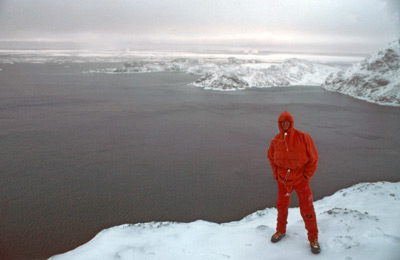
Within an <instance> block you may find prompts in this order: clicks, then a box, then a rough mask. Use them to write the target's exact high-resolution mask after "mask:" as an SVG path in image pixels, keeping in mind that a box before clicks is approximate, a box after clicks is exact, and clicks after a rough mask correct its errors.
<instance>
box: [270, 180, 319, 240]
mask: <svg viewBox="0 0 400 260" xmlns="http://www.w3.org/2000/svg"><path fill="white" fill-rule="evenodd" d="M293 190H295V191H296V193H297V196H298V197H299V204H300V214H301V216H302V217H303V220H304V223H305V226H306V229H307V232H308V240H309V241H315V240H317V239H318V227H317V218H316V216H315V210H314V205H313V197H312V193H311V188H310V184H309V182H308V181H307V180H306V179H304V181H302V182H301V183H299V184H298V185H296V186H294V187H293ZM286 194H287V190H286V187H285V185H284V184H282V183H280V182H279V181H278V202H277V209H278V224H277V226H276V231H278V232H280V233H286V224H287V217H288V209H289V204H290V197H291V195H292V194H290V196H285V195H286Z"/></svg>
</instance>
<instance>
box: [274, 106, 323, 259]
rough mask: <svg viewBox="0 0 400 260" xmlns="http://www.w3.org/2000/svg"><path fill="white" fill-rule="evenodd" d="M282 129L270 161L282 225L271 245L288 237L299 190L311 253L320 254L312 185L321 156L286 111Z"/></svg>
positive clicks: (280, 124) (277, 136)
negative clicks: (293, 196) (293, 198)
mask: <svg viewBox="0 0 400 260" xmlns="http://www.w3.org/2000/svg"><path fill="white" fill-rule="evenodd" d="M278 126H279V130H280V133H279V134H277V135H276V136H275V137H274V138H273V139H272V141H271V144H270V146H269V149H268V159H269V162H270V164H271V167H272V171H273V173H274V178H275V179H276V180H277V183H278V202H277V209H278V223H277V227H276V233H275V234H274V235H273V236H272V238H271V241H272V242H274V243H276V242H278V241H279V240H281V239H282V238H283V237H284V236H285V233H286V224H287V216H288V208H289V204H290V196H291V194H292V191H293V190H295V191H296V193H297V196H298V197H299V203H300V213H301V216H302V217H303V220H304V223H305V226H306V229H307V231H308V240H309V241H310V246H311V251H312V252H313V253H319V252H320V250H321V249H320V246H319V244H318V227H317V219H316V216H315V210H314V206H313V197H312V193H311V188H310V184H309V181H310V180H311V178H312V176H313V175H314V173H315V171H316V170H317V164H318V153H317V150H316V148H315V145H314V142H313V140H312V139H311V137H310V136H309V135H308V134H306V133H304V132H301V131H299V130H297V129H294V121H293V117H292V115H291V114H290V113H289V112H287V111H284V112H283V113H282V114H281V115H280V116H279V118H278Z"/></svg>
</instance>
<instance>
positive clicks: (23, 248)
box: [0, 63, 400, 259]
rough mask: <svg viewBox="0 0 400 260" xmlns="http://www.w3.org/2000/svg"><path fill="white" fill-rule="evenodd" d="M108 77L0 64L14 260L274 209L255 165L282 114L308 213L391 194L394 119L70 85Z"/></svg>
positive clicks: (225, 95) (295, 101)
mask: <svg viewBox="0 0 400 260" xmlns="http://www.w3.org/2000/svg"><path fill="white" fill-rule="evenodd" d="M119 65H120V64H100V63H92V64H88V63H81V64H0V68H1V69H3V70H2V71H0V147H1V148H0V199H1V200H0V246H1V247H2V248H1V250H2V251H3V252H8V255H9V256H12V257H13V259H45V258H48V257H50V256H51V255H54V254H59V253H63V252H65V251H69V250H72V249H73V248H75V247H77V246H79V245H81V244H83V243H85V242H87V241H89V240H90V239H91V238H93V237H94V236H95V235H96V234H97V233H98V232H100V231H101V230H102V229H105V228H108V227H112V226H116V225H120V224H125V223H138V222H149V221H180V222H190V221H194V220H198V219H203V220H207V221H213V222H219V223H221V222H229V221H236V220H240V219H241V218H243V217H245V216H246V215H248V214H250V213H252V212H255V211H257V210H260V209H264V208H267V207H274V206H275V200H276V194H277V188H276V183H275V180H274V179H273V177H272V172H271V170H270V167H269V164H268V162H267V159H266V154H267V149H268V146H269V143H270V140H271V138H272V136H273V135H275V134H276V133H277V132H278V127H277V122H276V121H277V117H278V116H279V114H280V113H281V112H282V111H283V110H288V111H289V112H291V113H292V115H293V116H294V119H295V128H297V129H299V130H302V131H305V132H307V133H309V134H310V135H311V136H312V137H313V139H314V141H315V144H316V146H317V149H318V152H319V155H320V162H319V167H318V170H317V172H316V175H315V177H314V178H313V179H312V181H311V186H312V189H313V192H314V199H315V200H318V199H321V198H323V197H324V196H327V195H331V194H333V193H334V192H335V191H337V190H338V189H341V188H345V187H348V186H350V185H352V184H355V183H359V182H369V181H400V177H399V169H400V167H399V166H400V165H399V158H400V149H399V147H400V135H399V132H400V120H399V119H400V108H395V107H384V106H379V105H375V104H370V103H366V102H363V101H359V100H355V99H353V98H350V97H347V96H344V95H340V94H337V93H331V92H327V91H325V90H323V89H321V88H318V87H296V88H294V87H291V88H271V89H250V90H245V91H237V92H216V91H207V90H203V89H199V88H195V87H193V86H188V85H187V84H188V83H190V82H193V81H195V80H196V79H197V78H198V76H194V75H186V74H179V73H148V74H129V75H110V74H85V73H82V71H87V70H89V69H98V68H106V67H117V66H119ZM292 206H297V197H296V196H293V201H292Z"/></svg>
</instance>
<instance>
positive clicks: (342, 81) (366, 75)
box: [323, 38, 400, 105]
mask: <svg viewBox="0 0 400 260" xmlns="http://www.w3.org/2000/svg"><path fill="white" fill-rule="evenodd" d="M323 87H324V88H325V89H327V90H330V91H337V92H340V93H343V94H347V95H350V96H352V97H355V98H358V99H362V100H366V101H369V102H374V103H378V104H382V105H400V38H399V39H398V40H396V41H393V42H391V43H389V44H388V45H387V46H386V47H385V48H384V49H382V50H380V51H378V52H376V53H374V54H372V55H371V56H370V57H368V58H366V59H365V60H363V61H362V62H360V63H357V64H355V65H353V66H352V67H350V68H348V69H346V70H342V71H340V72H337V73H333V74H331V75H330V76H329V77H328V78H327V79H326V80H325V83H324V84H323Z"/></svg>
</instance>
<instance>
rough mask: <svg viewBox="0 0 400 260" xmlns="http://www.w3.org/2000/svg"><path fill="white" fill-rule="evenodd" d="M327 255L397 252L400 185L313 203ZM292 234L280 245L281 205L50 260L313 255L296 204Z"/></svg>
mask: <svg viewBox="0 0 400 260" xmlns="http://www.w3.org/2000/svg"><path fill="white" fill-rule="evenodd" d="M314 205H315V209H316V213H317V218H318V227H319V230H320V234H319V241H320V243H321V247H322V252H321V254H320V255H319V256H318V259H345V260H355V259H385V260H395V259H398V256H399V255H400V235H399V231H400V223H399V221H398V220H399V219H400V182H397V183H389V182H378V183H361V184H357V185H355V186H353V187H350V188H347V189H343V190H340V191H338V192H336V193H335V194H333V195H332V196H329V197H325V198H324V199H322V200H320V201H317V202H315V204H314ZM288 222H289V224H288V233H287V236H286V237H285V238H284V239H283V240H282V241H281V242H279V243H277V244H272V243H271V242H270V241H269V239H270V237H271V235H272V234H273V233H274V232H275V225H276V209H275V208H269V209H265V210H261V211H258V212H256V213H253V214H251V215H249V216H247V217H245V218H244V219H242V220H240V221H237V222H231V223H225V224H215V223H210V222H206V221H196V222H192V223H173V222H162V223H156V222H152V223H144V224H136V225H121V226H117V227H113V228H110V229H107V230H103V231H102V232H100V233H99V234H98V235H97V236H96V237H95V238H93V239H92V240H91V241H89V242H88V243H86V244H85V245H83V246H81V247H78V248H77V249H75V250H73V251H70V252H68V253H65V254H62V255H57V256H54V257H52V258H50V259H51V260H63V259H76V260H79V259H82V260H83V259H85V260H91V259H93V260H94V259H96V260H97V259H104V260H106V259H107V260H108V259H110V260H111V259H162V260H165V259H171V260H172V259H174V260H180V259H185V260H186V259H207V260H217V259H218V260H220V259H240V260H243V259H252V260H257V259H263V260H265V259H314V258H315V257H316V256H315V255H312V253H311V252H310V249H309V245H308V241H307V236H306V231H305V229H304V223H303V220H302V219H301V216H300V213H299V209H298V208H290V209H289V219H288Z"/></svg>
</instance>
